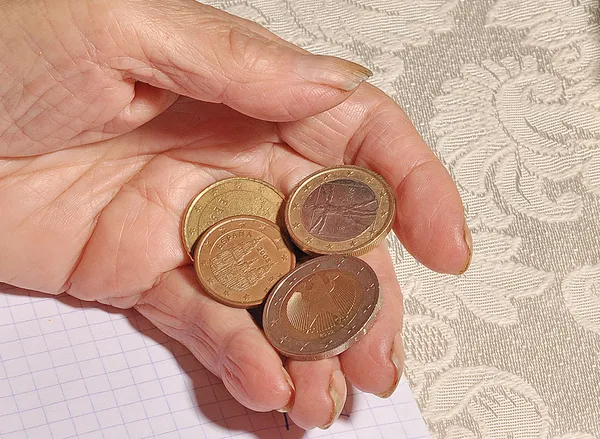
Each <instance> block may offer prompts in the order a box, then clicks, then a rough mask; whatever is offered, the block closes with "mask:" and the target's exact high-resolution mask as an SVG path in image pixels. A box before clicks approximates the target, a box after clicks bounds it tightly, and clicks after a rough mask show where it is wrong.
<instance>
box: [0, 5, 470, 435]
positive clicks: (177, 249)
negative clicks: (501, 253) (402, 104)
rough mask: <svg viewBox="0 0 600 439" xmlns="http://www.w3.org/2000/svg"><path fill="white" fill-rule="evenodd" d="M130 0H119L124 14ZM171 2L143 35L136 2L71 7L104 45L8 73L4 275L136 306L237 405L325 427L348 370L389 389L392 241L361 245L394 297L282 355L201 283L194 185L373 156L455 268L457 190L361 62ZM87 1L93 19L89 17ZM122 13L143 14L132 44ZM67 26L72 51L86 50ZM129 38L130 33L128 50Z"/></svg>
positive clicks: (417, 230)
mask: <svg viewBox="0 0 600 439" xmlns="http://www.w3.org/2000/svg"><path fill="white" fill-rule="evenodd" d="M82 3H84V2H82ZM115 3H116V2H115ZM134 3H135V2H129V3H124V2H120V3H119V5H120V6H119V7H120V8H122V10H123V11H122V12H123V15H122V17H129V16H130V15H127V14H128V13H130V11H131V8H134V7H136V6H132V4H134ZM165 4H167V3H165ZM123 5H125V6H123ZM173 5H177V7H174V6H173ZM113 6H114V5H113ZM72 7H73V6H72V5H71V6H70V8H72ZM90 7H91V6H90ZM90 7H88V9H89V8H90ZM115 7H116V6H115ZM161 7H162V8H168V7H169V5H168V4H167V6H161ZM171 7H173V9H172V10H170V15H169V14H167V15H168V16H171V17H172V16H173V15H175V16H177V17H178V20H171V19H168V20H166V21H164V23H166V24H164V23H163V22H161V21H160V20H159V19H157V21H156V22H155V23H157V22H158V23H159V24H158V25H156V26H155V28H153V29H152V32H156V33H157V35H158V37H156V35H155V38H152V39H147V40H145V39H144V38H145V37H144V33H143V32H140V31H139V26H142V25H141V24H139V23H138V20H137V19H130V20H129V19H126V18H120V19H119V20H121V21H119V20H117V22H118V28H119V32H120V33H119V35H120V36H118V37H115V32H114V31H111V29H112V28H111V26H113V25H114V22H113V21H112V19H111V17H113V16H115V15H116V14H114V10H112V11H110V13H107V12H106V11H104V10H100V11H98V10H94V11H92V12H90V11H89V10H87V9H86V10H85V11H80V10H75V11H73V10H71V11H70V12H71V14H72V16H73V17H75V18H73V20H74V23H75V25H74V26H73V28H74V29H76V30H75V31H73V32H75V33H76V34H77V33H79V34H80V33H81V28H83V27H85V28H86V32H88V33H90V34H91V35H93V37H86V39H87V40H88V41H90V40H93V44H92V45H93V47H94V49H95V50H96V52H94V56H91V57H89V58H86V57H88V56H89V53H90V50H89V47H86V49H85V50H84V51H82V52H81V55H77V57H74V56H72V55H71V56H70V59H71V60H75V61H74V62H73V63H72V64H73V65H74V66H75V67H73V66H72V65H71V64H69V63H67V62H64V61H62V62H57V61H56V59H61V58H60V57H61V56H62V55H61V53H62V52H61V51H60V50H59V51H58V52H57V51H56V49H55V48H56V46H51V48H50V49H48V52H49V53H50V56H49V58H51V59H50V60H45V61H47V63H48V64H50V65H51V66H52V68H51V69H49V68H48V67H47V66H46V65H43V68H41V70H40V71H42V72H46V73H48V72H50V74H48V75H46V73H42V74H40V75H34V76H32V78H33V79H32V80H31V81H29V82H27V80H24V81H22V83H21V84H20V85H21V89H20V93H21V96H22V97H21V99H20V100H19V99H16V100H15V99H11V97H14V96H13V94H12V93H13V89H10V88H5V89H2V85H0V100H2V102H3V103H4V105H3V107H0V116H4V117H0V157H1V158H0V206H2V212H1V213H2V215H0V231H1V236H0V255H1V256H0V281H2V282H6V283H10V284H12V285H15V286H19V287H23V288H30V289H35V290H38V291H43V292H47V293H50V294H58V293H62V292H67V293H68V294H71V295H73V296H75V297H78V298H80V299H83V300H97V301H99V302H102V303H106V304H110V305H114V306H117V307H121V308H128V307H135V308H136V309H137V310H139V311H140V312H141V313H142V314H143V315H145V316H146V317H147V318H148V319H150V320H151V321H152V322H153V323H154V324H155V325H156V326H157V327H159V328H160V329H161V330H163V331H164V332H165V333H167V334H168V335H170V336H172V337H174V338H176V339H177V340H179V341H180V342H182V343H183V344H185V345H186V346H187V347H188V348H189V349H190V350H191V351H192V353H193V354H194V355H195V356H196V357H197V358H198V359H199V360H200V361H201V362H202V363H203V364H204V365H205V366H206V367H207V368H208V369H209V370H211V371H212V372H213V373H215V374H216V375H218V376H219V377H221V379H222V380H223V381H224V383H225V385H226V386H227V388H228V389H229V390H230V391H231V393H232V394H233V396H234V397H235V398H236V399H238V400H239V401H240V402H241V403H242V404H244V405H246V406H247V407H249V408H252V409H255V410H273V409H284V410H290V416H291V417H292V419H293V420H294V421H295V422H296V423H297V424H298V425H300V426H302V427H306V428H309V427H314V426H325V425H327V424H329V423H330V422H331V421H332V420H333V419H334V418H335V417H336V416H337V415H338V414H339V410H341V407H342V405H343V401H344V399H345V392H346V384H345V379H344V377H346V378H348V379H349V380H350V381H351V382H352V383H353V384H354V385H356V386H357V387H358V388H360V389H362V390H365V391H368V392H373V393H377V394H388V393H389V392H390V391H391V390H393V388H394V387H395V385H396V384H397V380H398V375H399V373H401V367H402V365H401V363H402V353H401V352H402V347H401V338H400V335H399V332H398V331H399V330H400V327H401V321H402V302H401V295H400V290H399V286H398V283H397V280H396V276H395V273H394V269H393V266H392V263H391V260H390V256H389V253H388V252H387V249H386V248H385V245H382V246H380V247H379V248H377V249H375V250H374V251H372V252H370V253H369V254H368V255H366V256H365V257H364V259H365V260H367V261H368V262H369V263H370V264H371V265H372V266H373V268H374V269H375V271H376V272H377V274H378V276H379V278H380V282H381V285H382V294H383V303H384V306H383V309H382V311H381V312H380V315H379V317H378V318H377V321H376V323H375V326H374V327H373V329H372V330H371V331H370V332H369V334H368V335H367V336H365V337H364V338H363V339H362V340H361V341H360V342H359V343H357V344H356V345H354V346H353V347H352V348H351V349H349V350H348V351H346V352H345V353H343V354H342V355H340V356H339V357H336V358H331V359H327V360H321V361H314V362H298V361H287V362H286V363H285V365H283V364H282V362H281V359H280V357H279V356H278V355H277V354H276V352H275V351H274V350H273V349H272V348H271V347H270V345H269V344H268V342H267V341H266V339H265V337H264V336H263V334H262V333H261V332H260V330H259V329H258V328H257V327H256V326H255V324H254V323H253V321H252V319H251V317H250V315H249V314H248V313H247V312H246V311H245V310H240V309H232V308H228V307H226V306H224V305H221V304H219V303H216V302H214V301H213V300H211V299H210V298H209V297H208V296H206V295H205V294H204V293H203V292H202V291H201V289H200V287H199V285H198V283H197V281H196V280H195V276H194V274H193V269H192V267H191V265H190V263H191V261H190V260H189V258H188V256H187V254H186V253H185V250H184V247H183V245H182V242H181V238H180V227H181V219H182V216H183V212H184V210H185V208H186V206H187V204H188V202H189V201H190V200H191V199H192V197H193V196H194V195H195V194H196V193H198V192H199V191H200V190H202V189H204V188H205V187H206V186H208V185H209V184H211V183H213V182H215V181H217V180H220V179H223V178H227V177H230V176H248V177H254V178H259V179H263V180H266V181H268V182H270V183H272V184H274V185H275V186H277V187H278V188H280V189H281V190H282V191H283V192H284V193H286V194H289V192H290V190H291V189H292V187H293V186H294V184H295V183H297V182H298V181H299V180H300V179H301V178H303V177H304V176H306V175H307V174H308V173H310V172H312V171H314V170H316V169H318V168H320V167H322V166H329V165H336V164H342V163H352V164H356V165H360V166H365V167H368V168H370V169H373V170H374V171H376V172H378V173H380V174H381V175H383V177H384V178H386V180H387V181H388V182H389V183H390V184H391V185H392V187H393V188H394V190H395V195H396V197H397V219H396V223H395V227H394V230H395V232H396V234H397V235H398V236H399V238H400V239H401V241H402V242H403V244H404V245H405V246H406V248H407V249H408V250H409V251H410V252H411V253H412V254H413V255H415V257H417V259H419V260H420V261H421V262H423V263H424V264H426V265H428V266H429V267H431V268H432V269H435V270H438V271H444V272H451V273H458V272H462V271H463V270H464V269H466V266H467V265H468V262H469V259H470V249H469V244H468V243H467V242H466V241H465V235H467V236H468V230H467V229H466V228H465V225H464V216H463V208H462V205H461V202H460V198H459V196H458V193H457V191H456V188H455V187H454V185H453V183H452V181H451V179H450V177H449V175H448V174H447V173H446V171H445V170H444V168H443V167H442V165H441V164H440V163H439V162H438V161H437V159H436V158H435V156H434V155H433V154H432V152H431V151H430V150H429V149H428V148H427V147H426V145H425V144H424V143H423V142H422V140H421V138H420V137H419V136H418V134H417V133H416V131H415V130H414V128H413V127H412V125H411V124H410V122H409V121H408V120H407V118H406V116H405V115H404V114H403V113H402V111H401V110H400V109H399V108H398V107H397V105H396V104H395V103H394V102H393V101H392V100H391V99H389V98H388V97H387V96H385V95H384V94H383V93H382V92H380V91H379V90H377V89H376V88H375V87H372V86H370V85H368V84H362V85H360V86H359V85H358V84H359V83H360V80H361V79H363V78H360V75H361V74H363V72H361V71H360V69H358V67H356V66H353V65H350V64H348V63H346V64H343V62H342V61H341V60H336V59H333V58H329V57H314V56H310V55H307V54H306V53H305V52H304V51H302V50H300V49H298V48H295V47H293V46H291V45H290V44H288V43H285V42H282V41H281V40H279V39H277V38H276V37H274V36H272V35H271V34H269V33H268V32H267V31H265V30H264V29H262V28H260V27H258V26H257V25H255V24H253V23H248V22H245V21H243V20H240V19H238V18H236V17H231V16H227V15H226V14H223V13H220V12H218V11H215V10H212V9H209V8H206V7H204V6H202V5H197V4H195V3H193V4H188V3H185V2H183V3H180V2H177V1H175V0H173V3H172V4H171ZM186 8H187V9H186ZM182 10H183V12H181V11H182ZM127 11H129V12H127ZM63 12H64V11H63ZM19 13H20V11H19V10H18V8H15V9H14V14H15V15H16V16H17V17H18V14H19ZM162 13H163V15H164V13H165V11H164V10H163V11H162ZM40 14H41V15H40V16H39V17H37V19H38V20H39V22H38V23H37V27H39V28H40V29H41V30H39V32H40V35H41V36H40V42H41V41H46V40H47V38H46V39H44V37H47V35H45V34H44V31H43V24H44V23H53V27H56V26H57V24H56V22H57V20H58V21H59V22H60V19H61V18H60V17H62V15H60V14H59V13H57V12H48V11H44V12H42V13H40ZM55 14H56V17H55ZM90 14H92V16H94V17H96V18H95V19H94V20H93V22H92V23H91V25H90V22H89V18H82V17H89V16H90ZM177 14H179V15H177ZM163 15H161V17H162V16H163ZM131 16H133V15H131ZM57 17H59V18H57ZM190 17H192V18H190ZM194 17H195V18H194ZM207 17H209V19H207ZM28 20H31V18H28ZM78 20H79V21H81V22H85V23H86V26H80V27H78V25H77V23H78V22H79V21H78ZM86 20H87V21H86ZM123 20H125V22H126V24H130V25H131V26H132V28H134V29H136V31H135V32H134V34H135V41H136V44H137V45H136V44H133V45H132V44H131V41H132V38H134V37H132V36H131V35H128V34H127V29H128V27H127V26H126V25H124V24H123ZM186 20H188V22H189V23H190V24H189V26H186V25H185V23H186ZM194 20H196V21H194ZM199 22H201V23H204V25H205V27H204V28H202V26H199ZM207 22H208V23H210V26H208V27H206V23H207ZM98 23H100V24H98ZM173 23H177V26H174V24H173ZM182 23H183V24H182ZM215 23H217V25H215ZM28 25H30V26H31V23H29V24H28ZM136 26H137V27H136ZM169 26H170V27H169ZM65 29H66V30H65V32H64V33H65V34H68V33H69V31H70V29H71V28H69V27H66V28H65ZM90 29H92V31H90ZM94 29H95V30H96V31H97V32H93V30H94ZM98 29H102V30H105V29H108V32H109V34H110V35H111V38H109V39H108V38H106V35H104V34H103V33H102V32H100V31H98ZM171 29H172V30H171ZM0 32H4V33H6V34H8V35H9V36H10V32H16V31H15V30H14V29H12V30H11V28H10V27H6V26H5V27H4V28H3V30H1V31H0ZM161 32H162V33H161ZM211 32H212V33H211ZM222 32H225V33H227V36H226V38H223V37H222V36H219V35H221V34H220V33H222ZM140 35H141V36H140ZM164 35H168V36H170V37H171V38H167V39H165V38H164ZM206 35H217V36H218V37H215V38H213V37H208V38H207V37H206ZM0 36H2V35H0ZM67 37H68V35H67ZM67 37H65V39H64V41H63V40H61V41H63V43H64V44H63V46H65V45H66V46H69V47H67V48H66V49H65V50H66V51H67V52H70V53H71V54H72V53H73V52H75V51H78V50H80V48H79V46H77V44H75V43H73V41H72V39H68V38H67ZM119 38H121V39H122V41H127V43H128V44H127V49H126V52H127V56H124V55H123V56H121V55H120V52H119V51H120V50H122V46H123V45H124V44H120V43H119ZM0 40H4V41H10V39H2V38H0ZM188 40H190V41H196V42H198V43H199V44H198V46H194V47H191V46H190V45H189V44H188V43H186V41H188ZM66 41H68V42H66ZM223 42H225V43H223ZM40 44H42V43H40ZM203 44H204V45H205V46H203ZM220 44H226V45H227V50H226V51H225V52H226V54H225V55H219V53H220V52H219V51H220V50H221V49H222V48H220V46H219V45H220ZM14 45H15V47H17V46H18V43H14ZM27 45H28V46H27V47H29V48H30V47H31V42H28V43H27ZM237 45H239V48H236V47H237ZM71 46H73V47H71ZM84 46H85V44H84ZM215 46H216V47H217V49H215ZM132 47H133V48H132ZM137 47H139V48H140V49H139V50H138V49H136V48H137ZM180 47H183V49H182V50H179V48H180ZM207 47H208V49H207ZM173 48H177V50H175V49H173ZM21 49H22V52H21V53H22V55H21V58H27V53H28V52H27V50H24V49H23V48H21ZM209 49H210V50H209ZM238 49H239V52H238ZM15 50H16V49H15ZM61 50H62V49H61ZM168 50H172V53H169V52H168ZM211 50H212V52H211ZM186 51H187V52H186ZM32 52H33V51H32ZM138 52H139V53H138ZM78 53H79V52H78ZM182 53H183V54H184V55H185V56H183V55H182ZM215 53H216V55H215ZM86 54H87V55H86ZM53 57H54V58H53ZM190 57H191V58H195V59H201V60H202V61H203V62H204V63H196V64H194V63H192V62H190V61H189V58H190ZM240 57H241V58H240ZM32 60H33V61H32V63H28V62H23V61H21V62H22V63H23V64H27V65H28V66H30V65H33V66H34V67H33V68H31V70H29V72H31V71H35V69H36V68H38V67H39V66H38V64H37V62H38V61H35V58H32ZM82 60H83V61H82ZM26 61H27V60H26ZM11 62H12V63H13V65H14V68H13V70H16V69H17V68H18V63H17V61H15V60H14V59H10V60H8V61H6V63H8V65H9V67H10V66H11V64H10V63H11ZM227 63H229V64H227ZM311 63H312V64H314V65H315V66H317V67H318V68H320V69H321V73H318V72H317V73H314V71H313V70H315V69H317V67H314V66H312V65H311ZM307 65H309V67H310V68H307V67H306V66H307ZM36 66H38V67H36ZM65 66H66V67H65ZM82 66H85V68H84V67H82ZM344 66H345V67H344ZM338 68H339V69H342V68H346V71H347V72H349V73H343V71H342V73H339V71H338V70H336V69H338ZM65 69H66V71H68V72H70V74H66V73H65ZM311 69H313V70H311ZM357 69H358V70H357ZM6 71H8V72H9V73H10V71H11V70H10V68H9V69H7V70H6ZM315 71H317V70H315ZM323 71H324V72H325V73H323ZM124 72H125V73H126V74H124ZM23 77H24V78H26V77H27V76H26V75H24V76H23ZM307 78H308V79H307ZM27 93H30V95H31V96H29V97H28V95H27ZM23 96H24V97H23ZM28 101H29V102H28ZM211 102H212V103H211ZM3 111H4V112H5V113H6V114H4V113H3ZM7 121H10V122H7ZM3 124H4V125H3ZM467 241H468V239H467ZM393 353H394V355H393V356H392V354H393ZM342 371H343V372H342Z"/></svg>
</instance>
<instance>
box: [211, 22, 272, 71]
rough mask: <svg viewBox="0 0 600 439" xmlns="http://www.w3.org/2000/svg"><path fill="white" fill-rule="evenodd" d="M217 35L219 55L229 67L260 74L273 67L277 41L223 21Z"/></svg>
mask: <svg viewBox="0 0 600 439" xmlns="http://www.w3.org/2000/svg"><path fill="white" fill-rule="evenodd" d="M216 36H217V44H216V47H215V49H216V51H217V57H218V58H220V59H221V61H222V62H223V63H227V64H228V66H227V67H228V68H234V69H237V70H239V71H243V72H244V74H248V73H253V74H257V75H259V74H263V73H265V72H267V71H268V70H269V69H270V68H271V67H272V61H271V60H273V59H274V58H273V55H274V54H275V53H276V51H277V50H278V45H277V44H276V43H274V42H272V41H269V40H267V39H265V38H264V37H262V36H260V35H258V34H256V33H254V32H252V31H250V30H249V29H247V28H245V27H243V26H239V25H237V24H235V23H231V22H223V23H221V25H219V26H218V27H217V32H216ZM227 61H229V62H227Z"/></svg>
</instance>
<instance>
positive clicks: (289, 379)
mask: <svg viewBox="0 0 600 439" xmlns="http://www.w3.org/2000/svg"><path fill="white" fill-rule="evenodd" d="M281 370H282V371H283V376H284V377H285V380H286V381H287V383H288V385H289V386H290V400H289V401H288V403H287V404H286V405H284V406H283V407H281V408H280V409H279V410H277V411H278V412H279V413H287V412H289V411H290V410H291V409H292V407H293V406H294V399H295V397H296V386H294V382H293V381H292V377H291V376H290V374H289V373H288V372H287V370H285V368H284V367H282V368H281Z"/></svg>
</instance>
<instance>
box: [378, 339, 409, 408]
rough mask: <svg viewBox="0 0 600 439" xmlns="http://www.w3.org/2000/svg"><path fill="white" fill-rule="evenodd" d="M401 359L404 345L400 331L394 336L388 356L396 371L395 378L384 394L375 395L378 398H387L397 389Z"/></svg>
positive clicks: (400, 372)
mask: <svg viewBox="0 0 600 439" xmlns="http://www.w3.org/2000/svg"><path fill="white" fill-rule="evenodd" d="M401 358H404V345H403V344H402V331H398V332H397V333H396V335H395V336H394V343H393V344H392V352H391V354H390V359H391V360H392V363H393V365H394V368H395V369H396V376H395V377H394V383H393V384H392V386H391V387H390V388H389V389H388V390H387V391H386V392H383V393H379V394H378V395H377V396H379V397H380V398H389V397H390V396H392V394H393V393H394V391H395V390H396V387H398V383H399V382H400V377H401V376H402V363H401V361H400V359H401Z"/></svg>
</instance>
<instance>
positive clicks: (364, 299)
mask: <svg viewBox="0 0 600 439" xmlns="http://www.w3.org/2000/svg"><path fill="white" fill-rule="evenodd" d="M394 214H395V202H394V195H393V193H392V190H391V188H390V187H389V185H388V184H387V183H386V182H385V180H384V179H383V178H382V177H381V176H379V175H378V174H376V173H374V172H372V171H369V170H367V169H364V168H360V167H356V166H337V167H331V168H325V169H322V170H320V171H318V172H315V173H314V174H311V175H309V176H308V177H306V178H305V179H304V180H302V181H301V182H300V183H299V184H298V185H297V186H296V187H295V188H294V190H293V191H292V193H291V195H290V197H289V199H287V201H286V199H285V197H284V195H283V194H282V193H281V192H280V191H279V190H277V189H276V188H275V187H273V186H271V185H270V184H268V183H266V182H264V181H260V180H256V179H251V178H237V177H236V178H229V179H226V180H221V181H218V182H216V183H214V184H213V185H211V186H209V187H207V188H206V189H204V190H203V191H202V192H200V193H199V194H198V195H197V196H196V197H195V198H194V200H192V202H191V203H190V205H189V206H188V208H187V210H186V213H185V217H184V220H183V226H182V238H183V243H184V245H185V248H186V249H187V251H188V253H189V254H190V257H191V258H192V259H193V261H194V267H195V271H196V275H197V277H198V281H199V282H200V284H201V286H202V287H203V289H204V290H205V291H206V292H207V293H208V294H209V295H210V296H212V297H213V298H214V299H215V300H217V301H219V302H221V303H223V304H225V305H228V306H232V307H237V308H256V307H260V306H263V307H264V308H263V311H262V327H263V330H264V332H265V335H266V336H267V339H268V340H269V342H270V343H271V344H272V345H273V347H274V348H275V349H277V350H278V351H279V352H280V353H281V354H283V355H285V356H286V357H289V358H294V359H298V360H316V359H322V358H328V357H331V356H334V355H337V354H339V353H341V352H343V351H344V350H346V349H348V348H349V347H350V346H351V345H352V344H353V343H355V342H356V341H357V340H359V339H360V337H362V336H363V335H364V334H366V332H367V331H368V330H369V328H370V327H371V325H372V323H373V321H374V318H375V316H376V314H377V312H378V310H379V308H380V307H381V299H380V295H379V282H378V280H377V276H376V274H375V272H374V271H373V269H372V268H371V267H370V266H369V265H368V264H367V263H365V262H364V261H363V260H362V259H359V258H357V257H356V256H359V255H362V254H365V253H367V252H368V251H370V250H371V249H373V248H374V247H376V246H377V245H378V244H379V243H380V242H381V241H382V240H383V239H384V238H385V236H386V235H387V234H388V233H389V231H390V229H391V226H392V223H393V220H394ZM297 258H298V260H300V261H303V263H301V264H300V265H298V266H296V260H297Z"/></svg>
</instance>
